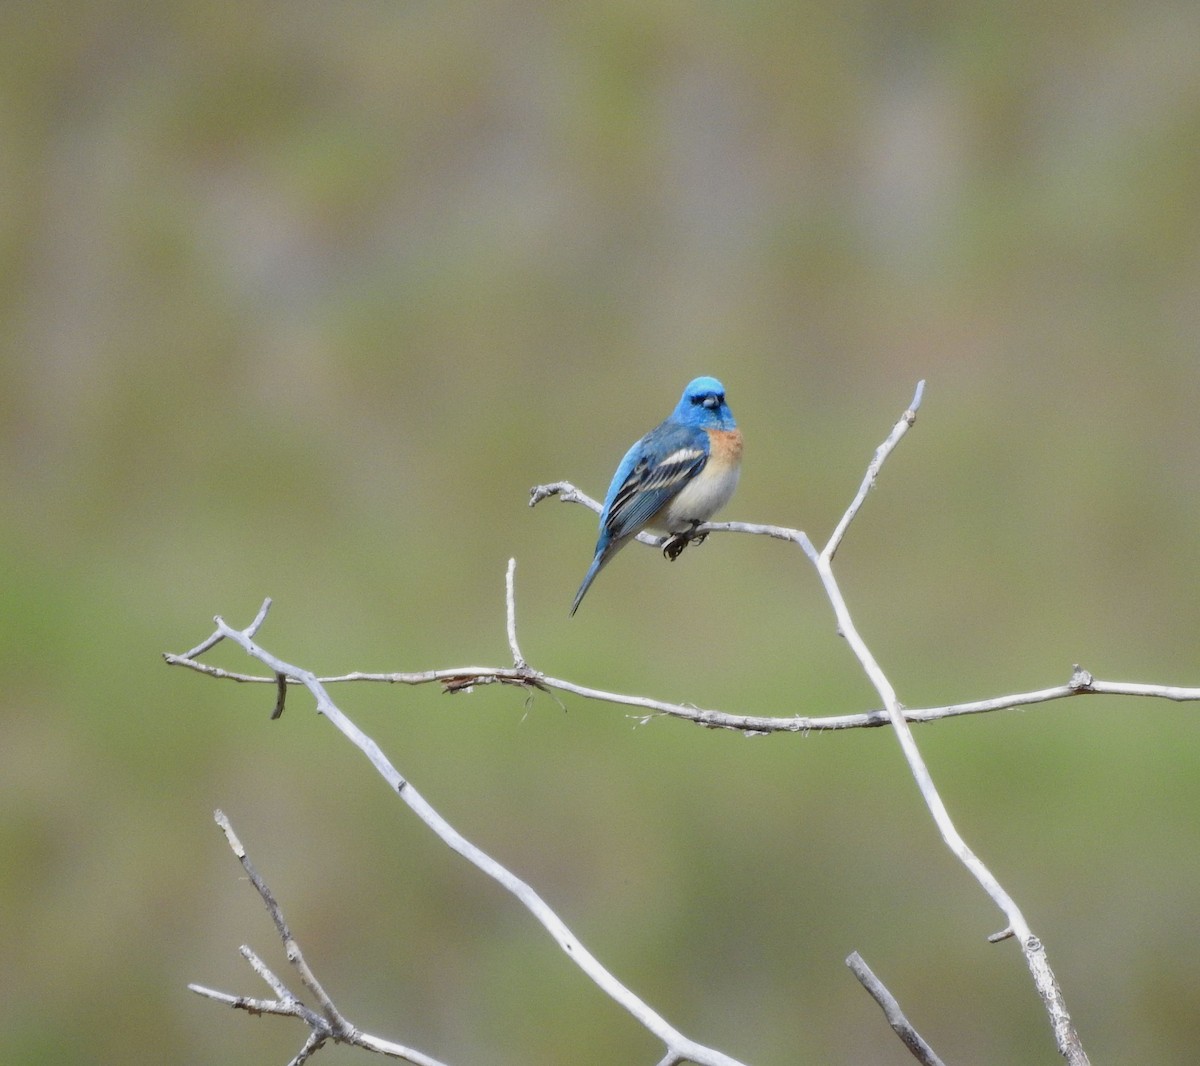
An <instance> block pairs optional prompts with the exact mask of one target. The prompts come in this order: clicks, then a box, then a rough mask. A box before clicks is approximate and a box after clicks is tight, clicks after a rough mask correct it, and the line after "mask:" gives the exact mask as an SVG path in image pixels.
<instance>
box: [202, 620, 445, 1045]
mask: <svg viewBox="0 0 1200 1066" xmlns="http://www.w3.org/2000/svg"><path fill="white" fill-rule="evenodd" d="M259 625H261V619H260V620H259ZM254 628H257V626H255V627H254ZM224 635H227V634H225V633H222V636H224ZM213 820H214V821H215V822H216V823H217V825H218V826H220V827H221V831H222V832H223V833H224V834H225V839H226V841H227V842H228V844H229V847H230V849H231V850H232V851H233V853H234V855H236V856H237V858H238V861H239V862H240V863H241V864H242V869H243V870H245V872H246V876H247V877H248V878H249V879H250V882H251V884H253V885H254V887H255V889H256V890H257V891H258V894H259V896H260V897H261V899H262V901H263V903H264V904H266V907H267V912H268V913H269V914H270V915H271V920H272V921H273V922H274V923H275V929H276V931H277V932H278V933H279V937H280V939H281V940H282V941H283V947H284V952H285V954H286V955H287V959H288V962H289V963H291V965H292V967H293V968H294V969H295V970H296V972H297V973H298V974H299V975H300V980H301V981H302V982H303V984H304V987H305V988H307V989H308V991H309V992H310V993H311V994H312V996H313V997H314V999H315V1000H316V1001H317V1004H318V1005H319V1007H320V1010H319V1011H315V1010H313V1009H312V1008H310V1007H309V1006H307V1005H306V1004H305V1003H304V1002H303V1001H302V1000H301V999H299V998H298V997H297V996H295V995H293V994H292V992H291V991H290V990H289V989H288V988H287V986H286V984H285V983H284V982H283V981H281V980H280V979H279V977H277V976H276V975H275V974H274V973H273V972H272V971H271V969H270V968H269V967H268V966H267V964H266V963H265V962H263V960H262V959H261V958H259V956H258V955H257V954H256V953H255V952H254V951H253V950H252V949H250V948H249V947H246V946H245V945H243V946H242V948H241V953H242V956H243V957H244V958H245V959H246V961H247V962H248V963H249V964H250V968H251V969H252V970H254V972H255V973H256V974H258V975H259V977H261V978H262V979H263V981H265V982H266V983H267V985H269V986H270V988H271V991H273V992H274V993H275V999H252V998H250V997H249V996H233V995H230V994H229V993H227V992H218V991H217V990H215V989H212V988H208V987H206V986H204V985H197V984H190V985H188V988H189V989H191V990H192V991H193V992H195V993H197V994H198V995H201V996H205V997H207V998H208V999H215V1000H216V1001H217V1002H219V1003H224V1004H226V1005H228V1006H230V1007H234V1008H235V1009H237V1010H244V1011H247V1012H248V1013H250V1014H256V1015H261V1014H274V1015H279V1016H281V1017H288V1018H299V1019H301V1020H302V1021H303V1022H304V1023H305V1024H306V1025H307V1026H308V1028H309V1035H308V1039H307V1040H306V1041H305V1043H304V1046H303V1047H302V1048H301V1049H300V1051H299V1052H298V1053H297V1054H296V1056H295V1057H294V1058H293V1059H292V1060H291V1063H290V1064H289V1066H298V1064H300V1063H304V1062H307V1061H308V1059H309V1058H310V1057H311V1056H312V1054H313V1053H314V1052H316V1051H317V1050H319V1049H320V1048H321V1046H322V1045H324V1044H325V1043H326V1042H327V1041H329V1040H332V1041H334V1042H335V1043H339V1044H350V1045H353V1046H354V1047H361V1048H366V1049H367V1050H368V1051H375V1052H378V1053H379V1054H381V1055H386V1056H388V1057H389V1058H393V1059H400V1060H402V1061H404V1062H409V1063H412V1064H413V1066H445V1063H442V1062H439V1061H438V1060H437V1059H435V1058H433V1057H431V1056H429V1055H426V1054H425V1053H424V1052H422V1051H417V1050H416V1049H415V1048H409V1047H405V1046H404V1045H403V1044H397V1043H394V1042H393V1041H390V1040H383V1039H381V1038H380V1037H377V1036H372V1035H370V1034H369V1033H363V1032H361V1031H359V1030H358V1029H356V1028H355V1027H354V1026H353V1025H352V1024H351V1023H350V1022H349V1021H348V1020H347V1019H346V1018H344V1017H343V1016H342V1014H341V1012H340V1011H339V1010H338V1009H337V1007H336V1006H335V1005H334V1003H333V1000H332V999H330V997H329V995H328V994H327V993H326V992H325V989H324V988H322V987H321V984H320V982H319V981H318V980H317V978H316V976H315V975H314V974H313V972H312V970H311V969H310V968H309V965H308V962H307V960H306V959H305V958H304V952H303V951H301V950H300V945H299V943H297V941H296V939H295V937H293V936H292V934H291V930H290V929H289V928H288V924H287V922H286V920H285V919H284V917H283V911H282V909H281V908H280V906H279V903H278V902H277V901H276V899H275V896H274V894H273V893H272V892H271V889H270V887H269V886H268V885H267V883H266V881H265V880H264V879H263V877H262V876H261V875H260V874H259V872H258V870H257V869H256V868H255V866H254V864H253V863H252V862H251V861H250V857H249V855H247V854H246V849H245V848H244V847H243V846H242V842H241V841H240V840H239V839H238V837H237V834H236V833H235V832H234V831H233V826H232V825H231V824H230V823H229V819H228V818H226V817H225V815H224V813H223V812H221V811H214V812H213Z"/></svg>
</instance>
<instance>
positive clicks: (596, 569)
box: [571, 552, 608, 614]
mask: <svg viewBox="0 0 1200 1066" xmlns="http://www.w3.org/2000/svg"><path fill="white" fill-rule="evenodd" d="M607 561H608V555H607V554H606V553H605V552H596V558H594V559H593V560H592V565H591V566H589V567H588V572H587V573H586V574H585V575H584V577H583V584H582V585H580V586H579V591H578V592H577V593H575V602H574V603H572V604H571V614H574V613H575V611H576V610H577V609H578V607H579V604H580V602H581V601H582V600H583V594H584V593H585V592H587V590H588V588H589V587H590V586H591V584H592V582H593V581H595V580H596V575H597V574H598V573H600V567H602V566H603V565H604V564H605V562H607Z"/></svg>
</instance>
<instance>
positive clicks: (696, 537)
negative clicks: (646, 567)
mask: <svg viewBox="0 0 1200 1066" xmlns="http://www.w3.org/2000/svg"><path fill="white" fill-rule="evenodd" d="M699 525H700V523H699V522H696V521H694V522H692V528H691V529H685V530H683V531H682V532H679V533H672V534H671V535H670V536H669V537H667V539H666V540H665V541H663V546H662V553H663V558H664V559H668V560H670V561H671V562H674V561H675V560H676V559H678V558H679V556H680V555H681V554H682V553H683V549H684V548H686V547H687V546H688V545H689V544H703V543H704V542H705V540H707V539H708V534H707V533H697V532H696V527H697V526H699Z"/></svg>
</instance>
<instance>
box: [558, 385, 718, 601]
mask: <svg viewBox="0 0 1200 1066" xmlns="http://www.w3.org/2000/svg"><path fill="white" fill-rule="evenodd" d="M741 462H742V434H741V431H740V430H739V429H738V428H737V423H736V422H735V421H734V420H733V412H732V411H730V410H729V408H728V406H727V405H726V403H725V386H724V385H722V384H721V383H720V382H719V381H718V380H717V379H716V378H707V377H705V378H696V380H695V381H693V382H691V383H690V384H689V385H688V387H687V388H686V389H684V390H683V395H682V396H681V397H680V399H679V404H678V406H676V408H675V410H674V411H672V412H671V416H670V417H669V418H668V419H667V420H666V421H665V422H663V423H662V424H661V425H658V426H656V427H655V428H654V429H652V430H651V431H650V432H649V433H647V434H646V435H645V436H644V437H643V438H642V439H641V440H639V441H638V442H637V443H636V444H635V445H634V446H633V447H632V448H630V449H629V451H627V452H626V453H625V458H624V459H622V460H621V465H620V466H618V467H617V472H616V473H615V474H614V475H613V479H612V484H611V485H609V487H608V495H607V496H606V497H605V499H604V510H602V511H601V512H600V539H599V540H597V541H596V557H595V558H594V559H593V560H592V565H591V566H590V567H588V572H587V574H586V575H585V576H584V579H583V584H582V585H580V586H579V591H578V592H577V593H575V602H574V603H572V604H571V614H574V613H575V611H576V609H577V608H578V607H579V603H580V601H581V600H582V599H583V596H584V593H586V592H587V590H588V588H589V586H590V585H591V583H592V582H593V581H594V580H595V579H596V575H597V574H598V573H600V571H601V570H602V569H603V568H604V564H605V563H607V562H608V561H609V559H611V558H612V557H613V556H614V555H616V554H617V552H619V551H620V550H621V549H622V548H623V547H624V546H625V544H626V542H628V541H629V540H631V539H632V538H633V537H635V536H637V534H638V533H640V532H641V531H642V530H643V529H645V528H647V527H650V528H653V529H658V530H662V531H664V532H667V533H672V534H675V535H676V536H674V537H672V539H671V540H669V541H667V543H666V545H665V546H664V548H663V553H664V554H665V555H668V556H669V557H670V558H671V559H674V558H675V557H676V556H677V555H678V554H679V553H680V552H681V551H683V549H684V546H685V545H686V544H687V542H688V540H690V539H691V536H690V534H691V533H692V532H693V531H694V530H695V528H696V526H698V525H699V524H700V523H701V522H707V521H708V519H710V518H711V517H712V516H713V515H714V514H716V513H717V511H719V510H720V509H721V508H722V507H724V506H725V504H727V503H728V502H729V498H730V497H731V496H732V495H733V490H734V489H735V488H736V487H737V482H738V471H739V469H740V467H741Z"/></svg>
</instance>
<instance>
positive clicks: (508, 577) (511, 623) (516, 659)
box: [504, 559, 529, 672]
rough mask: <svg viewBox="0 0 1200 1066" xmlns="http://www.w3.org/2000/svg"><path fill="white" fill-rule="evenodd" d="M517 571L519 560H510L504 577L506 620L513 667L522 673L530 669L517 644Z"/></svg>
mask: <svg viewBox="0 0 1200 1066" xmlns="http://www.w3.org/2000/svg"><path fill="white" fill-rule="evenodd" d="M516 570H517V560H516V559H509V560H508V570H507V571H506V573H505V577H504V604H505V619H506V624H507V629H508V648H509V650H510V651H511V652H512V657H513V667H514V668H515V669H516V670H518V671H521V672H524V671H527V670H528V669H529V666H528V664H527V663H526V662H525V656H524V655H522V654H521V646H520V645H519V644H518V643H517V596H516V590H515V583H514V581H513V575H514V574H515V573H516Z"/></svg>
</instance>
